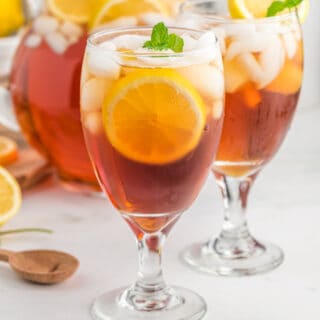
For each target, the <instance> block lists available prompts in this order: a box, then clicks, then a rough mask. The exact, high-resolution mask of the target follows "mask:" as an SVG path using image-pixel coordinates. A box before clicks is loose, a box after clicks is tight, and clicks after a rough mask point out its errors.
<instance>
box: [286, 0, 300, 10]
mask: <svg viewBox="0 0 320 320" xmlns="http://www.w3.org/2000/svg"><path fill="white" fill-rule="evenodd" d="M302 1H303V0H287V7H288V8H294V7H297V6H298V5H299V4H300V3H301V2H302Z"/></svg>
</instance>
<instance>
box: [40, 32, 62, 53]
mask: <svg viewBox="0 0 320 320" xmlns="http://www.w3.org/2000/svg"><path fill="white" fill-rule="evenodd" d="M45 40H46V42H47V44H48V46H49V47H50V48H51V49H52V50H53V51H54V52H55V53H57V54H63V53H64V52H65V51H66V50H67V48H68V41H67V39H66V38H65V37H64V36H63V35H62V34H61V33H59V32H56V31H54V32H51V33H48V34H46V36H45Z"/></svg>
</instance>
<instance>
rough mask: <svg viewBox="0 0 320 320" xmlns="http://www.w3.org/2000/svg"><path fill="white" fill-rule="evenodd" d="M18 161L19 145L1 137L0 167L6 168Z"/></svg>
mask: <svg viewBox="0 0 320 320" xmlns="http://www.w3.org/2000/svg"><path fill="white" fill-rule="evenodd" d="M17 159H18V147H17V144H16V143H15V142H14V141H13V140H11V139H9V138H7V137H4V136H0V166H6V165H9V164H11V163H13V162H15V161H16V160H17Z"/></svg>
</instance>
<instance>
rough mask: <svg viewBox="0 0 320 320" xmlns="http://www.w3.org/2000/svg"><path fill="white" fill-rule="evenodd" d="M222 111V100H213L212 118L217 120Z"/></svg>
mask: <svg viewBox="0 0 320 320" xmlns="http://www.w3.org/2000/svg"><path fill="white" fill-rule="evenodd" d="M223 111H224V101H223V100H215V101H214V103H213V112H212V116H213V118H214V119H216V120H219V119H220V118H221V117H222V115H223Z"/></svg>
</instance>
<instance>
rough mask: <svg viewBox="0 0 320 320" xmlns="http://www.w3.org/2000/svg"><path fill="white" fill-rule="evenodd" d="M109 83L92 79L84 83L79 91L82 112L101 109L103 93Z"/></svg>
mask: <svg viewBox="0 0 320 320" xmlns="http://www.w3.org/2000/svg"><path fill="white" fill-rule="evenodd" d="M109 83H110V81H106V80H104V79H99V78H93V79H91V80H89V81H87V82H85V83H84V84H83V86H82V90H81V108H82V110H83V111H98V110H100V109H101V107H102V104H103V100H104V96H105V92H106V91H107V90H108V84H109Z"/></svg>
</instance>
